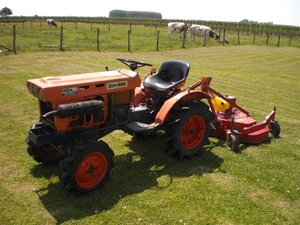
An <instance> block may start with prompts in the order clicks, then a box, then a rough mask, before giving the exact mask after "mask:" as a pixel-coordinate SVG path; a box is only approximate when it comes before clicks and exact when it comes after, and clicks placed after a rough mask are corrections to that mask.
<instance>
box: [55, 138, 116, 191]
mask: <svg viewBox="0 0 300 225" xmlns="http://www.w3.org/2000/svg"><path fill="white" fill-rule="evenodd" d="M66 151H67V157H66V158H64V159H62V160H61V163H60V165H61V169H62V171H61V174H60V176H59V178H60V181H61V182H62V183H63V185H64V187H65V188H66V189H67V190H69V191H71V192H75V193H78V194H80V193H88V192H91V191H93V190H95V189H97V188H99V187H100V186H101V185H102V184H103V182H104V181H106V180H107V179H108V177H109V174H110V171H111V169H112V168H113V159H112V158H113V156H114V153H113V151H112V150H111V148H110V147H109V146H108V144H107V143H105V142H103V141H99V142H93V141H89V142H87V143H85V144H83V145H81V146H74V145H71V144H69V145H68V146H66Z"/></svg>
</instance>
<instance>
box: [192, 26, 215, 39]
mask: <svg viewBox="0 0 300 225" xmlns="http://www.w3.org/2000/svg"><path fill="white" fill-rule="evenodd" d="M195 36H198V37H205V41H208V40H209V39H210V38H214V39H215V40H217V41H219V39H220V37H219V35H217V34H216V33H215V32H214V31H213V30H212V29H211V28H210V27H207V26H204V25H198V24H192V25H190V38H192V37H193V40H194V41H195Z"/></svg>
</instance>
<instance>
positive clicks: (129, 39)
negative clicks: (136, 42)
mask: <svg viewBox="0 0 300 225" xmlns="http://www.w3.org/2000/svg"><path fill="white" fill-rule="evenodd" d="M128 51H129V52H130V30H129V31H128Z"/></svg>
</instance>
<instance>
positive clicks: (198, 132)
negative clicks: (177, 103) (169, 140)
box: [180, 115, 205, 150]
mask: <svg viewBox="0 0 300 225" xmlns="http://www.w3.org/2000/svg"><path fill="white" fill-rule="evenodd" d="M204 133H205V121H204V120H203V118H202V117H201V116H199V115H195V116H192V117H190V118H189V119H188V120H187V121H186V122H185V123H184V125H183V127H182V129H181V135H180V138H181V144H182V145H183V146H184V148H185V149H187V150H192V149H194V148H195V147H197V146H198V145H199V143H200V142H201V141H202V139H203V136H204Z"/></svg>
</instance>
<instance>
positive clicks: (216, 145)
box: [0, 46, 300, 225]
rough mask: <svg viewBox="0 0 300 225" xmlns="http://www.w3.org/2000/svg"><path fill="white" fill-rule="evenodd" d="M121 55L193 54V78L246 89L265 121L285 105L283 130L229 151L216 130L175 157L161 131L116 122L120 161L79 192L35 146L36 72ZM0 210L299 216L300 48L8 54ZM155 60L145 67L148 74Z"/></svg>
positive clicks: (127, 217) (181, 218) (31, 218)
mask: <svg viewBox="0 0 300 225" xmlns="http://www.w3.org/2000/svg"><path fill="white" fill-rule="evenodd" d="M115 57H126V58H132V59H136V60H141V61H146V62H151V63H153V65H154V66H155V67H156V68H158V67H159V66H160V65H161V63H162V62H163V61H164V60H167V59H171V58H173V59H181V60H185V61H187V62H189V63H191V70H190V75H189V77H188V81H187V85H188V84H191V83H193V82H194V81H196V80H199V79H201V77H202V76H206V75H211V76H212V77H213V81H212V84H211V86H212V87H214V88H215V89H216V90H218V91H220V92H221V93H224V94H225V93H226V94H230V95H233V96H236V97H237V102H238V104H240V105H241V106H243V107H244V108H246V109H247V110H248V111H249V112H251V114H252V116H253V117H254V118H255V119H257V120H258V121H261V120H263V119H264V117H265V116H266V115H267V114H268V113H269V112H270V111H271V110H272V109H273V107H274V106H276V107H277V116H276V118H277V120H278V122H279V124H280V126H281V135H280V138H278V139H273V138H270V141H267V142H265V143H262V144H260V145H241V152H240V153H239V154H236V153H234V152H232V151H229V150H228V149H227V148H226V147H225V144H224V140H218V139H216V138H211V145H209V146H207V147H205V149H204V150H203V154H202V156H198V157H194V158H193V160H192V161H189V160H182V161H179V160H177V159H176V158H171V157H170V156H168V155H167V154H166V153H165V152H164V150H163V145H162V143H161V140H160V138H159V137H156V138H152V139H147V140H135V139H132V138H131V137H130V136H129V135H127V134H125V133H123V132H121V131H115V132H113V133H112V134H110V135H108V136H106V137H104V140H105V141H106V142H107V143H108V144H109V145H110V147H111V148H112V149H113V150H114V152H115V157H114V161H115V164H116V168H115V169H114V170H113V171H112V174H111V179H110V180H109V181H108V182H106V183H105V184H104V185H103V187H102V188H101V189H99V190H96V191H94V192H92V193H90V194H89V195H84V196H74V195H73V194H70V193H68V192H67V191H66V190H64V189H63V187H62V185H61V184H60V183H59V180H58V177H57V175H58V173H59V171H60V169H59V164H56V163H54V164H49V165H46V166H45V165H39V164H37V163H36V162H35V161H33V159H32V158H31V157H29V156H28V154H27V152H26V144H25V141H24V138H25V137H26V135H27V129H28V128H29V126H30V125H31V124H33V123H35V122H36V121H37V120H38V111H37V101H36V99H35V98H34V97H33V96H31V95H30V94H29V93H28V91H27V90H26V86H25V82H26V80H27V79H30V78H37V77H42V76H56V75H67V74H77V73H85V72H92V71H99V70H103V69H104V67H105V66H109V69H110V70H112V69H116V68H119V67H122V66H123V64H121V63H120V62H118V61H116V60H115ZM0 61H1V70H0V81H1V91H0V92H1V93H0V104H1V111H0V118H1V128H0V129H1V132H0V146H1V148H0V166H1V173H0V180H1V183H0V218H1V223H2V224H30V225H31V224H298V222H299V220H300V215H299V211H300V190H299V188H300V184H299V173H300V166H299V165H300V163H299V161H300V153H299V147H300V139H299V137H300V131H299V126H300V119H299V110H300V106H299V85H300V78H299V71H300V54H299V49H297V48H291V47H282V48H277V47H265V46H226V47H223V46H220V47H218V46H216V47H212V48H210V47H207V48H203V47H201V48H194V49H180V50H173V51H169V50H166V51H158V52H156V51H154V52H137V53H129V52H96V51H84V52H77V51H76V52H74V51H72V52H71V51H66V52H63V53H62V52H35V53H19V54H17V55H12V54H10V55H3V56H1V57H0ZM148 69H149V68H147V67H143V68H141V69H140V70H139V71H140V74H141V75H143V74H145V73H146V72H147V71H148Z"/></svg>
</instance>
